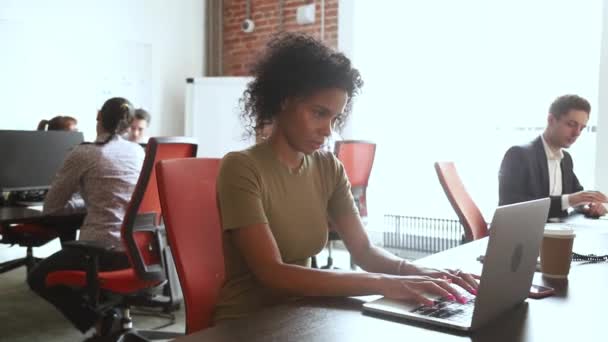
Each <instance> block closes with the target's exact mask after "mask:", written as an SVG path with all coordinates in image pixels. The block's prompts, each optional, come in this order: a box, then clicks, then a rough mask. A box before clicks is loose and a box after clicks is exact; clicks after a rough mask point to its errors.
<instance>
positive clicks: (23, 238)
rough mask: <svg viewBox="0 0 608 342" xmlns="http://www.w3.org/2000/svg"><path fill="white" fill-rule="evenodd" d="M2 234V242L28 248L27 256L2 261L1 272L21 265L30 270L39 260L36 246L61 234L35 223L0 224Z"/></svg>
mask: <svg viewBox="0 0 608 342" xmlns="http://www.w3.org/2000/svg"><path fill="white" fill-rule="evenodd" d="M0 235H1V236H2V237H1V239H0V243H4V244H9V245H18V246H21V247H25V248H26V252H25V257H23V258H18V259H13V260H9V261H6V262H3V263H1V264H0V273H4V272H8V271H11V270H13V269H15V268H18V267H21V266H25V267H26V269H27V272H29V271H30V269H31V268H32V267H34V265H35V264H36V262H37V261H38V258H35V257H34V247H40V246H42V245H45V244H47V243H48V242H50V241H51V240H53V239H55V238H57V237H58V236H59V235H58V234H57V231H56V230H54V229H50V228H47V227H44V226H42V225H39V224H34V223H31V224H14V225H6V226H0Z"/></svg>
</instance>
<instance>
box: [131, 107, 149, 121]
mask: <svg viewBox="0 0 608 342" xmlns="http://www.w3.org/2000/svg"><path fill="white" fill-rule="evenodd" d="M133 118H134V119H135V120H146V122H147V123H148V125H149V124H150V120H151V119H152V116H151V115H150V113H148V111H147V110H145V109H143V108H137V109H136V110H135V113H134V114H133Z"/></svg>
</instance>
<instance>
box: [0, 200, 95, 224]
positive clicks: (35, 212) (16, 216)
mask: <svg viewBox="0 0 608 342" xmlns="http://www.w3.org/2000/svg"><path fill="white" fill-rule="evenodd" d="M85 216H86V212H84V211H82V212H77V213H72V214H68V215H44V214H42V209H32V208H28V207H3V206H0V225H10V224H15V223H38V224H43V225H50V226H57V227H61V226H68V227H70V229H72V228H73V227H80V226H81V225H82V221H83V220H84V217H85Z"/></svg>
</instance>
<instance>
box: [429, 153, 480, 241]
mask: <svg viewBox="0 0 608 342" xmlns="http://www.w3.org/2000/svg"><path fill="white" fill-rule="evenodd" d="M435 171H436V172H437V177H439V182H440V183H441V186H442V187H443V191H444V192H445V195H446V196H447V197H448V200H449V201H450V204H451V205H452V208H454V211H455V212H456V214H457V215H458V219H459V220H460V223H461V224H462V226H463V227H464V239H465V241H466V242H469V241H473V240H477V239H481V238H483V237H485V236H488V224H487V223H486V221H485V220H484V219H483V216H482V215H481V211H479V208H477V206H476V205H475V202H473V199H472V198H471V196H469V193H468V192H467V190H466V189H465V187H464V184H462V180H461V179H460V176H458V172H456V166H455V165H454V163H453V162H437V163H435Z"/></svg>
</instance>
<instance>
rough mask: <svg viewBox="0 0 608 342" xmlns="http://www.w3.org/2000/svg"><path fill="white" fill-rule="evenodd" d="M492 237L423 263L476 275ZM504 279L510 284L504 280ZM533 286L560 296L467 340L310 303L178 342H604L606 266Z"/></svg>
mask: <svg viewBox="0 0 608 342" xmlns="http://www.w3.org/2000/svg"><path fill="white" fill-rule="evenodd" d="M486 244H487V240H486V239H482V240H478V241H475V242H472V243H469V244H466V245H463V246H459V247H457V248H453V249H450V250H447V251H444V252H441V253H438V254H435V255H432V256H430V257H428V258H424V259H421V260H420V261H419V263H424V264H425V265H427V264H428V265H431V266H444V267H445V266H455V265H457V266H459V267H462V268H463V269H467V270H471V271H475V270H479V269H480V268H481V266H480V265H479V263H478V262H477V261H476V260H475V258H476V257H477V256H479V255H480V254H483V252H484V251H485V246H486ZM574 246H575V247H574V248H575V250H580V251H588V253H593V252H598V253H599V251H596V249H597V248H604V250H606V249H608V233H603V232H596V233H595V234H591V233H585V234H580V235H577V237H576V239H575V245H574ZM505 281H509V280H508V279H505ZM534 283H537V284H547V285H549V286H553V287H554V288H556V291H557V293H556V295H555V296H553V297H548V298H544V299H540V300H535V299H528V300H527V301H526V303H524V304H523V305H520V306H519V307H517V308H515V309H513V310H511V311H509V312H507V313H505V314H503V315H502V316H500V317H499V318H497V319H496V320H494V321H493V322H490V323H489V324H488V325H486V326H484V327H483V328H482V329H480V330H478V331H476V332H474V333H473V334H470V335H466V334H460V333H457V332H453V331H450V330H443V329H438V328H431V327H428V326H421V325H416V324H413V323H410V322H406V321H399V320H398V319H391V318H386V317H382V318H380V317H376V316H370V315H368V314H364V313H362V311H361V304H362V301H361V299H359V298H307V299H303V300H300V301H296V302H293V303H291V304H289V305H282V306H279V307H276V308H271V309H268V310H265V311H263V312H261V313H260V314H258V315H255V316H254V317H250V318H245V319H240V320H235V321H229V322H225V323H222V324H220V325H218V326H216V327H213V328H210V329H206V330H204V331H201V332H198V333H195V334H192V335H189V336H184V337H182V338H179V339H177V341H179V342H195V341H217V342H222V341H253V342H255V341H415V342H423V341H424V342H427V341H480V342H481V341H509V342H517V341H543V342H545V341H604V340H605V338H606V337H605V336H603V334H604V331H605V330H604V329H605V327H604V324H606V318H605V314H604V312H605V309H604V307H608V296H607V295H606V288H607V284H608V263H601V264H581V263H575V264H574V265H572V268H571V271H570V276H569V279H568V280H558V281H555V280H545V279H543V278H542V276H541V275H540V274H535V280H534Z"/></svg>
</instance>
